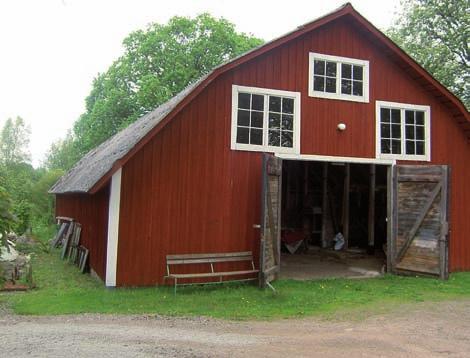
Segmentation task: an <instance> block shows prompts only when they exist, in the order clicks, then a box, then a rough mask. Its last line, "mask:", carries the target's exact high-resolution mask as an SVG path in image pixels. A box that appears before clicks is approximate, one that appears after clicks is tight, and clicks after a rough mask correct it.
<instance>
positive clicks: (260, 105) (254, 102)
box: [251, 94, 264, 111]
mask: <svg viewBox="0 0 470 358" xmlns="http://www.w3.org/2000/svg"><path fill="white" fill-rule="evenodd" d="M251 109H256V110H258V111H262V110H264V96H262V95H259V94H254V95H253V96H252V98H251Z"/></svg>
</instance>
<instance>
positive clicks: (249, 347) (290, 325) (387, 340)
mask: <svg viewBox="0 0 470 358" xmlns="http://www.w3.org/2000/svg"><path fill="white" fill-rule="evenodd" d="M0 347H1V348H0V350H1V351H0V356H2V357H25V356H27V357H57V356H68V357H99V358H103V357H114V358H117V357H244V356H247V357H266V356H269V357H289V356H291V357H312V356H323V357H348V358H351V357H468V356H469V354H470V301H452V302H444V303H442V302H441V303H426V304H422V305H418V306H412V307H411V306H406V307H401V308H400V309H397V310H396V311H395V312H393V313H390V314H386V315H381V316H375V317H373V318H368V319H366V320H362V321H334V322H329V321H322V320H318V319H302V320H281V321H273V322H253V321H251V322H227V321H221V320H213V319H205V318H191V319H183V318H165V317H155V316H110V315H81V316H59V317H20V316H13V315H8V314H4V315H3V316H0Z"/></svg>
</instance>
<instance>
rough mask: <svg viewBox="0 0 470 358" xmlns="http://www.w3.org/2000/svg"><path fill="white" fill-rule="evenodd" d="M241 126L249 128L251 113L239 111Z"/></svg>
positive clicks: (239, 123)
mask: <svg viewBox="0 0 470 358" xmlns="http://www.w3.org/2000/svg"><path fill="white" fill-rule="evenodd" d="M237 123H238V125H239V126H247V127H248V126H249V125H250V111H244V110H241V109H239V110H238V121H237Z"/></svg>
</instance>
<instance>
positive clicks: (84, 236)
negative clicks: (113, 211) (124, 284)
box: [56, 186, 109, 280]
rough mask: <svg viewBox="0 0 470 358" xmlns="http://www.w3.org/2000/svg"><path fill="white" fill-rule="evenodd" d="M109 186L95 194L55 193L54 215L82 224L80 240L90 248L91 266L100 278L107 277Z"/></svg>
mask: <svg viewBox="0 0 470 358" xmlns="http://www.w3.org/2000/svg"><path fill="white" fill-rule="evenodd" d="M108 205H109V186H105V187H104V188H103V189H101V190H100V191H99V192H98V193H96V194H93V195H89V194H61V195H57V196H56V215H57V216H67V217H72V218H74V219H75V221H77V222H79V223H80V224H82V233H81V239H80V243H81V245H83V246H85V247H86V248H88V250H90V256H89V257H90V266H91V268H92V269H93V270H94V271H95V272H96V273H97V274H98V276H99V277H101V279H103V280H104V279H105V277H106V243H107V235H108Z"/></svg>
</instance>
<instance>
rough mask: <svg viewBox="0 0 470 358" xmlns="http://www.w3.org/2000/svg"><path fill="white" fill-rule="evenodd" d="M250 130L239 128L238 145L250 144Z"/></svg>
mask: <svg viewBox="0 0 470 358" xmlns="http://www.w3.org/2000/svg"><path fill="white" fill-rule="evenodd" d="M249 133H250V130H249V129H248V128H244V127H237V143H242V144H248V138H249Z"/></svg>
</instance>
